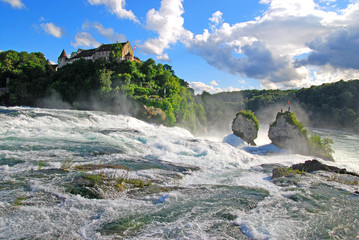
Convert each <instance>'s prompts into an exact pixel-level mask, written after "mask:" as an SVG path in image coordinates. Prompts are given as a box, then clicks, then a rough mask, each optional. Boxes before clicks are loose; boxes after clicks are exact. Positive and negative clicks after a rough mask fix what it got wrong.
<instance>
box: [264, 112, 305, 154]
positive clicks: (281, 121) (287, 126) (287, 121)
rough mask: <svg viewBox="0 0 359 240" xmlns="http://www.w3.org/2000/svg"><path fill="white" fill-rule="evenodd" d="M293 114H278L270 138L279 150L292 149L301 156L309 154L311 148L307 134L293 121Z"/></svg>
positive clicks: (271, 127)
mask: <svg viewBox="0 0 359 240" xmlns="http://www.w3.org/2000/svg"><path fill="white" fill-rule="evenodd" d="M293 117H294V118H295V116H293V114H292V113H291V112H285V113H280V112H279V113H278V114H277V117H276V120H275V122H273V123H272V124H271V125H270V127H269V131H268V137H269V139H270V140H271V141H272V143H273V144H274V145H276V146H277V147H279V148H284V149H290V150H293V151H295V152H297V153H299V154H307V153H309V151H310V146H309V143H308V140H307V136H306V133H303V132H302V129H301V127H300V126H298V124H297V123H296V119H295V121H293Z"/></svg>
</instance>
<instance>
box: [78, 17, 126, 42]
mask: <svg viewBox="0 0 359 240" xmlns="http://www.w3.org/2000/svg"><path fill="white" fill-rule="evenodd" d="M82 29H83V30H88V29H95V30H96V31H97V32H98V33H99V34H101V35H102V36H104V37H105V38H107V39H108V40H109V41H111V42H117V41H118V42H125V41H126V39H127V38H126V36H125V35H124V34H120V33H116V32H115V31H114V29H113V28H104V26H103V25H102V24H101V23H98V22H85V23H84V24H83V25H82Z"/></svg>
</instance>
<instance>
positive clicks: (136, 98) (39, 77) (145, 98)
mask: <svg viewBox="0 0 359 240" xmlns="http://www.w3.org/2000/svg"><path fill="white" fill-rule="evenodd" d="M121 52H122V45H121V44H117V45H115V47H114V49H113V51H112V52H111V54H110V56H109V61H106V60H105V59H104V58H100V59H98V60H96V61H95V62H92V61H88V60H85V59H79V60H77V61H75V62H73V63H72V64H67V65H65V66H63V67H62V68H60V69H59V70H58V71H57V72H55V71H54V70H53V69H52V68H51V66H50V65H49V64H48V62H47V60H46V59H45V58H44V56H43V55H42V54H41V53H30V54H28V53H26V52H21V53H18V52H15V51H7V52H2V53H0V84H1V85H0V87H4V86H5V85H6V79H7V78H10V83H11V84H10V93H9V94H8V95H7V96H5V97H4V100H3V102H6V104H8V105H28V106H36V100H37V99H40V98H44V97H46V96H48V95H50V94H51V93H52V92H53V91H51V90H55V91H56V92H57V93H58V94H59V95H60V97H61V100H62V101H64V102H66V103H68V104H70V105H71V106H72V107H74V108H78V109H95V110H105V111H111V112H116V113H131V114H132V115H134V116H136V117H139V118H141V117H142V118H144V117H145V114H143V111H142V113H141V110H139V109H141V108H142V106H143V105H146V106H153V107H156V108H160V109H161V110H162V111H163V112H164V113H165V114H166V118H165V120H162V121H159V123H162V124H167V125H168V126H174V125H175V124H176V125H180V126H182V127H185V128H188V129H189V130H191V131H197V130H199V129H202V128H204V127H205V125H206V113H205V111H204V108H203V107H202V105H201V104H200V103H199V102H196V101H195V99H194V92H193V90H192V89H190V88H188V83H187V82H185V81H184V80H182V79H180V78H178V77H177V76H176V75H175V73H174V71H173V70H172V67H171V66H169V65H167V64H166V65H162V64H156V62H155V61H154V60H153V59H148V60H147V61H145V62H143V63H141V62H135V61H119V59H121V58H122V56H121ZM0 100H1V99H0ZM94 102H95V104H92V103H94ZM94 105H96V107H95V106H94ZM199 126H200V127H199Z"/></svg>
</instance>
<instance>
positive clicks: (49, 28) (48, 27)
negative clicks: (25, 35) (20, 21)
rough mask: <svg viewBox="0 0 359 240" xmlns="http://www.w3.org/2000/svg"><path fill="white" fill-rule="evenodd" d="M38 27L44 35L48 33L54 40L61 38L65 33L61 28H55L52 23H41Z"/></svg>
mask: <svg viewBox="0 0 359 240" xmlns="http://www.w3.org/2000/svg"><path fill="white" fill-rule="evenodd" d="M40 26H41V28H42V29H43V30H44V31H45V32H46V33H48V34H50V35H52V36H54V37H56V38H61V37H62V36H63V34H64V33H65V31H64V30H63V29H62V28H60V27H58V26H56V25H55V24H54V23H52V22H49V23H42V24H41V25H40Z"/></svg>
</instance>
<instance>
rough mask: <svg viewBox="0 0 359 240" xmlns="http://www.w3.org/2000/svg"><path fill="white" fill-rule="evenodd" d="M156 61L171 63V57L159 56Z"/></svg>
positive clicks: (165, 54) (166, 55)
mask: <svg viewBox="0 0 359 240" xmlns="http://www.w3.org/2000/svg"><path fill="white" fill-rule="evenodd" d="M156 59H157V60H160V61H164V62H168V61H170V57H169V56H168V54H167V53H164V54H162V55H159V56H157V57H156Z"/></svg>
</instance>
